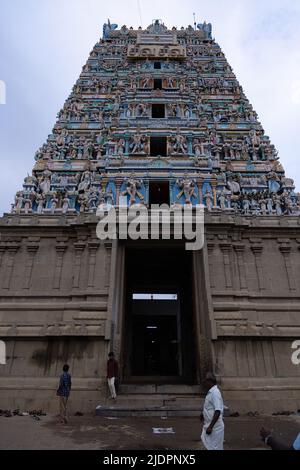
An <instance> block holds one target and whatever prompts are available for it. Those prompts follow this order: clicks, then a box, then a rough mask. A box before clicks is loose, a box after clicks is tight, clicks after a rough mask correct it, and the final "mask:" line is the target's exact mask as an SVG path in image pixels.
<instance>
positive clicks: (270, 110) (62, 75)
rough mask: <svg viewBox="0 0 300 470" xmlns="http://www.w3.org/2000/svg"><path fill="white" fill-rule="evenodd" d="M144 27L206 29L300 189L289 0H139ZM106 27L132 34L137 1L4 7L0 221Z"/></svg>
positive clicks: (298, 36) (296, 31) (57, 0)
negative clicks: (205, 25)
mask: <svg viewBox="0 0 300 470" xmlns="http://www.w3.org/2000/svg"><path fill="white" fill-rule="evenodd" d="M140 4H141V14H142V21H143V26H144V27H146V26H148V24H150V23H151V22H152V20H153V19H154V18H161V19H162V20H163V21H164V22H165V24H167V25H168V26H170V27H172V26H173V25H175V26H178V27H181V26H187V25H189V24H192V23H193V21H194V20H193V12H195V13H196V21H197V23H199V22H202V21H204V20H206V21H210V22H212V23H213V35H214V36H215V38H216V40H217V42H218V43H219V44H220V45H221V47H222V49H223V51H224V52H225V54H226V56H227V59H228V61H229V63H230V64H231V65H232V67H233V68H234V72H235V74H236V76H237V79H238V80H239V82H240V84H241V85H242V86H243V88H244V90H245V93H246V95H247V97H248V98H249V100H250V101H251V103H252V104H253V107H254V109H256V111H257V112H258V114H259V116H260V120H261V122H262V124H263V127H264V128H265V130H266V133H267V134H268V135H269V136H270V137H271V140H272V142H273V143H274V144H275V146H276V147H277V148H278V150H279V156H280V158H281V161H282V164H283V166H284V167H285V169H286V173H287V175H288V176H292V177H293V178H294V179H295V181H296V183H297V186H298V188H300V167H299V163H298V162H299V158H298V156H297V153H296V152H295V149H296V148H297V147H298V145H297V144H298V134H299V129H298V126H299V124H298V123H299V122H300V106H299V104H300V103H299V80H300V79H299V77H300V51H299V47H298V45H299V43H300V2H295V1H294V0H264V1H261V0H243V1H240V0H211V1H210V2H205V3H204V2H202V4H201V6H199V2H198V1H196V0H187V1H185V2H182V1H179V0H151V1H150V0H140ZM107 18H110V19H111V21H112V22H114V23H118V24H119V26H122V25H123V24H126V25H127V26H131V25H132V26H134V27H136V26H139V25H140V23H141V20H140V14H139V9H138V4H137V0H128V1H126V2H124V1H123V0H111V1H110V2H101V1H99V0H43V1H42V2H41V1H39V0H26V2H24V1H23V0H14V1H13V2H12V1H10V0H2V1H1V17H0V49H1V50H0V54H1V70H0V79H1V80H2V81H4V82H5V83H6V86H7V94H8V96H9V99H8V100H7V104H6V105H5V106H0V161H1V166H2V172H1V175H0V188H1V198H0V212H2V211H9V210H10V204H11V202H13V200H14V194H15V193H16V191H17V190H19V189H20V188H21V187H22V182H23V179H24V177H25V176H26V174H27V173H30V172H31V169H32V167H33V165H34V154H35V152H36V150H37V149H38V148H39V147H40V146H41V145H42V143H43V142H45V141H46V139H47V136H48V134H50V133H51V130H52V128H53V125H54V123H55V120H56V114H57V112H58V111H59V110H60V109H61V107H62V106H63V103H64V101H65V100H66V99H67V97H68V95H69V93H70V91H71V89H72V86H73V84H74V83H75V82H76V80H77V78H78V76H79V74H80V72H81V68H82V66H83V65H84V64H85V63H86V60H87V58H88V55H89V52H90V50H91V49H92V47H93V45H94V44H95V43H96V42H97V41H98V40H99V37H100V35H101V34H102V25H103V23H104V22H106V21H107Z"/></svg>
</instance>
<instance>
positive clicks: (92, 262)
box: [88, 241, 100, 287]
mask: <svg viewBox="0 0 300 470" xmlns="http://www.w3.org/2000/svg"><path fill="white" fill-rule="evenodd" d="M88 246H89V277H88V287H94V283H95V267H96V255H97V251H98V248H99V246H100V242H99V241H92V242H89V244H88Z"/></svg>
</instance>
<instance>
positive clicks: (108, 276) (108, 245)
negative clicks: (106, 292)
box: [104, 241, 112, 287]
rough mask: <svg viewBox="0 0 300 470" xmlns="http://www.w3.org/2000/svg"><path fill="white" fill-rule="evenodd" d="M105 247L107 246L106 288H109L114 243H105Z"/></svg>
mask: <svg viewBox="0 0 300 470" xmlns="http://www.w3.org/2000/svg"><path fill="white" fill-rule="evenodd" d="M104 246H105V287H109V281H110V270H111V251H112V242H110V241H106V242H105V243H104Z"/></svg>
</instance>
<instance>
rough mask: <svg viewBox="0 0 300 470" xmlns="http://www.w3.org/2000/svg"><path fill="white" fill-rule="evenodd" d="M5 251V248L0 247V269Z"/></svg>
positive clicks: (3, 246)
mask: <svg viewBox="0 0 300 470" xmlns="http://www.w3.org/2000/svg"><path fill="white" fill-rule="evenodd" d="M5 250H6V246H5V245H0V268H1V266H2V262H3V258H4V253H5Z"/></svg>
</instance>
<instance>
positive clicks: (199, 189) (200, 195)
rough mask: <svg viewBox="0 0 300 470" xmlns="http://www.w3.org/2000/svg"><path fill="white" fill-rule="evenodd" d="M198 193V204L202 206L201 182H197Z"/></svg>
mask: <svg viewBox="0 0 300 470" xmlns="http://www.w3.org/2000/svg"><path fill="white" fill-rule="evenodd" d="M197 186H198V191H199V204H203V193H202V181H197Z"/></svg>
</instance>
